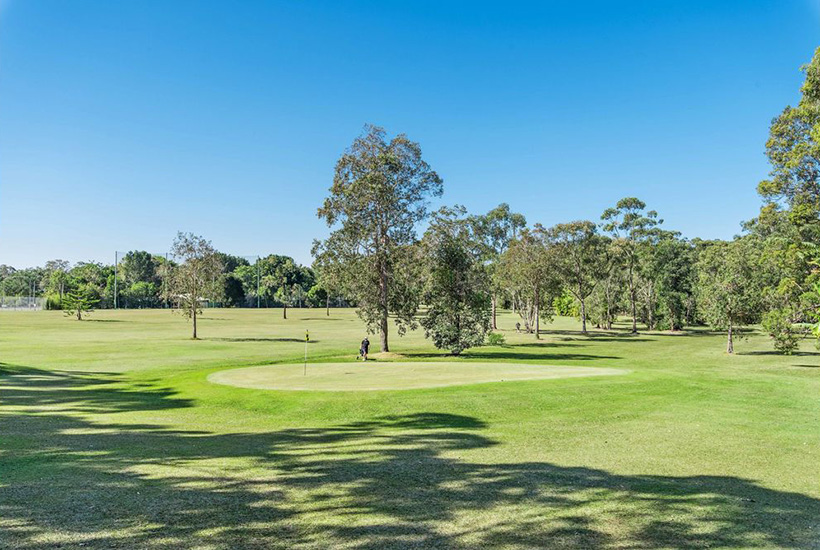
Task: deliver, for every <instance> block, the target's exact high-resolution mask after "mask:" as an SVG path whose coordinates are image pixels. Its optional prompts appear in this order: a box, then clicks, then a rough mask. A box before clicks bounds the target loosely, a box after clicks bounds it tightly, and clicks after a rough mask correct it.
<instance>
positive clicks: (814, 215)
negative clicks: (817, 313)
mask: <svg viewBox="0 0 820 550" xmlns="http://www.w3.org/2000/svg"><path fill="white" fill-rule="evenodd" d="M804 71H805V74H806V78H805V81H804V82H803V85H802V86H801V88H800V92H801V97H800V100H799V102H798V103H797V105H796V106H794V107H792V106H787V107H786V108H785V109H784V110H783V112H782V113H780V115H778V116H777V117H776V118H775V119H774V120H773V121H772V124H771V127H770V130H769V139H768V141H767V142H766V155H767V157H768V159H769V162H770V164H771V172H770V174H769V178H768V179H766V180H764V181H762V182H760V184H759V185H758V188H757V189H758V193H759V194H760V195H761V197H762V198H763V200H764V205H763V207H762V208H761V211H760V215H759V216H758V217H757V218H756V219H755V220H753V221H752V222H751V223H749V224H748V225H747V229H750V230H751V231H753V232H754V233H755V234H756V235H758V236H760V237H762V238H763V239H764V248H763V255H764V257H765V258H766V266H767V268H768V269H769V270H770V271H772V273H771V277H770V281H769V285H768V290H767V298H768V301H769V304H768V305H769V308H770V309H771V310H772V311H771V312H770V315H769V323H768V324H769V325H770V326H778V327H781V328H782V330H779V329H777V330H775V331H774V333H773V335H774V336H775V341H776V342H777V337H778V336H777V333H778V332H782V333H783V335H782V336H783V337H784V338H786V339H788V338H789V334H788V333H789V332H790V331H791V330H792V326H791V323H794V322H798V321H802V322H806V321H809V320H811V313H812V311H813V310H814V309H815V308H817V307H820V301H818V298H817V296H816V295H815V294H814V292H813V286H814V285H815V284H817V283H820V269H818V266H820V48H818V49H817V50H816V51H815V53H814V57H813V58H812V60H811V62H810V63H809V64H808V65H806V66H805V67H804ZM774 310H778V311H774ZM772 319H777V320H778V321H779V322H778V323H772Z"/></svg>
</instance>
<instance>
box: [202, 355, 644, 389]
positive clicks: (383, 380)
mask: <svg viewBox="0 0 820 550" xmlns="http://www.w3.org/2000/svg"><path fill="white" fill-rule="evenodd" d="M627 372H628V371H625V370H622V369H599V368H595V367H552V366H548V365H522V364H519V363H503V362H494V363H490V362H487V363H479V362H470V363H464V362H455V361H412V362H402V361H386V362H378V363H377V362H373V361H368V362H367V363H365V362H363V361H362V362H359V361H356V362H355V363H354V362H353V361H350V360H347V361H345V362H344V363H319V364H317V365H314V364H311V366H310V369H308V368H307V364H306V363H304V362H303V363H302V364H301V365H299V364H293V365H268V366H263V367H245V368H241V369H226V370H222V371H219V372H215V373H213V374H211V375H210V376H208V381H209V382H214V383H216V384H227V385H229V386H237V387H240V388H252V389H257V388H261V389H266V390H291V391H293V390H299V391H379V390H406V389H420V388H440V387H446V386H463V385H466V384H486V383H488V382H508V381H521V380H547V379H555V378H573V377H579V376H605V375H613V374H626V373H627Z"/></svg>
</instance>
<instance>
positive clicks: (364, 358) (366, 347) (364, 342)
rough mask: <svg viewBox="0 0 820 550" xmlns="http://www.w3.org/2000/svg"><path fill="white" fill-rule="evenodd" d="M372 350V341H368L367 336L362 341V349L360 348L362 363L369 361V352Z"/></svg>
mask: <svg viewBox="0 0 820 550" xmlns="http://www.w3.org/2000/svg"><path fill="white" fill-rule="evenodd" d="M369 350H370V340H368V339H367V336H365V337H364V340H362V347H360V348H359V356H361V358H362V361H367V352H368V351H369Z"/></svg>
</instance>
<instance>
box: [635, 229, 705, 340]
mask: <svg viewBox="0 0 820 550" xmlns="http://www.w3.org/2000/svg"><path fill="white" fill-rule="evenodd" d="M644 250H645V252H646V256H645V258H644V263H643V269H642V271H643V273H644V276H645V277H646V279H647V280H648V281H649V284H651V286H652V289H653V296H655V298H656V303H653V304H647V307H650V305H651V306H652V307H658V309H659V310H660V314H661V315H662V316H663V317H665V320H666V324H667V325H668V327H669V329H670V330H673V331H674V330H681V329H682V328H683V324H684V321H685V319H686V309H687V306H688V305H689V302H690V300H691V297H692V296H693V293H694V288H695V284H696V281H695V275H696V273H695V256H694V249H693V247H692V245H691V243H689V242H688V241H685V240H682V239H680V236H679V234H678V233H677V232H671V231H663V232H659V239H657V241H656V242H653V243H652V246H651V247H647V248H645V249H644ZM651 318H652V319H653V325H654V324H655V321H656V319H657V316H655V315H654V314H652V317H651ZM651 328H655V327H654V326H653V327H651Z"/></svg>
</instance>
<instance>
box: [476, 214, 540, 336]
mask: <svg viewBox="0 0 820 550" xmlns="http://www.w3.org/2000/svg"><path fill="white" fill-rule="evenodd" d="M470 224H471V225H472V226H473V234H474V235H475V237H476V238H477V239H478V241H479V242H480V243H481V249H482V258H483V260H484V262H485V263H486V265H487V268H488V269H489V271H490V274H491V275H492V273H494V271H495V269H496V267H497V264H498V260H499V258H500V257H501V255H502V254H504V252H505V251H506V250H507V248H509V246H510V242H512V241H513V240H514V239H516V238H517V236H518V234H519V233H520V232H521V230H522V229H524V228H525V227H526V226H527V220H526V218H525V217H524V215H523V214H518V213H516V212H512V211H511V210H510V205H509V204H507V203H502V204H499V205H498V206H496V207H495V208H493V209H492V210H490V211H489V212H487V213H486V214H484V215H477V216H471V217H470ZM491 281H492V282H493V286H492V328H493V329H496V328H498V324H497V322H496V310H497V309H498V292H499V290H500V287H499V285H498V282H497V281H496V280H495V277H491Z"/></svg>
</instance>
